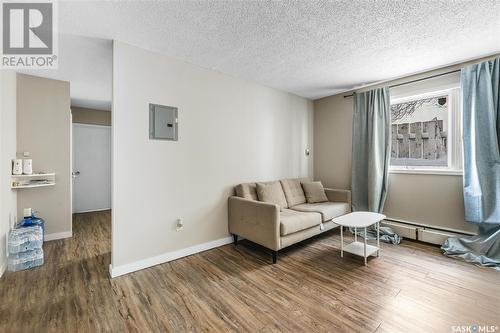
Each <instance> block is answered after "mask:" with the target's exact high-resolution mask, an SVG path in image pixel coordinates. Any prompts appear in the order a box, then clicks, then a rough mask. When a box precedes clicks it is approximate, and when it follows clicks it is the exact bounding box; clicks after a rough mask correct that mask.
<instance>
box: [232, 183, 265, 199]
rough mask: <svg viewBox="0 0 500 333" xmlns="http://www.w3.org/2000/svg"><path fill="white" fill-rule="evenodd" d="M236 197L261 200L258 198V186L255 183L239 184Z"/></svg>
mask: <svg viewBox="0 0 500 333" xmlns="http://www.w3.org/2000/svg"><path fill="white" fill-rule="evenodd" d="M235 190H236V195H237V196H239V197H241V198H245V199H250V200H256V201H257V200H259V197H258V196H257V185H256V184H255V183H243V184H239V185H238V186H236V188H235Z"/></svg>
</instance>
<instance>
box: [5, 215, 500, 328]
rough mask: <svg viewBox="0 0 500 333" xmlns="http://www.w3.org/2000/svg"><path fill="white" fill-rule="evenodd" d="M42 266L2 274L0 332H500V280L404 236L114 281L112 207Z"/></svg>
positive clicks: (317, 245)
mask: <svg viewBox="0 0 500 333" xmlns="http://www.w3.org/2000/svg"><path fill="white" fill-rule="evenodd" d="M73 232H74V236H73V238H71V239H66V240H58V241H51V242H47V243H46V244H45V245H44V250H45V264H44V266H42V267H39V268H36V269H32V270H29V271H23V272H17V273H10V272H6V273H5V274H4V276H3V277H2V278H1V279H0V302H1V303H0V332H129V331H130V332H186V331H190V332H200V331H210V332H223V331H232V332H279V331H285V332H378V333H380V332H451V331H452V325H470V324H478V325H494V326H500V273H497V272H495V271H493V270H491V269H486V268H479V267H475V266H473V265H470V264H466V263H463V262H460V261H458V260H453V259H449V258H446V257H444V256H442V255H441V253H440V251H439V248H437V247H434V246H430V245H425V244H422V243H417V242H411V241H403V243H402V245H401V246H392V245H387V244H384V245H383V250H382V254H381V257H380V258H378V259H377V258H374V259H371V260H370V261H369V265H368V267H365V266H364V265H363V261H362V258H359V257H355V256H351V255H346V257H345V258H343V259H342V258H340V257H339V250H338V248H339V235H338V231H332V232H329V233H326V234H324V235H320V236H319V237H316V238H314V239H313V240H310V241H306V242H304V243H301V244H299V245H297V246H294V247H292V248H290V249H287V250H285V251H283V253H282V254H281V255H280V258H279V261H278V264H277V265H270V264H269V262H270V256H269V254H268V253H266V252H265V251H264V250H262V249H261V248H258V247H255V246H253V245H252V244H250V243H245V242H243V243H242V244H241V245H238V246H237V247H234V246H233V245H227V246H223V247H221V248H218V249H214V250H210V251H207V252H204V253H201V254H197V255H193V256H190V257H187V258H183V259H180V260H176V261H173V262H170V263H166V264H163V265H158V266H156V267H153V268H150V269H146V270H143V271H140V272H136V273H132V274H129V275H126V276H123V277H119V278H116V279H113V280H111V279H109V275H108V266H109V262H110V232H111V225H110V212H97V213H87V214H77V215H75V217H74V225H73Z"/></svg>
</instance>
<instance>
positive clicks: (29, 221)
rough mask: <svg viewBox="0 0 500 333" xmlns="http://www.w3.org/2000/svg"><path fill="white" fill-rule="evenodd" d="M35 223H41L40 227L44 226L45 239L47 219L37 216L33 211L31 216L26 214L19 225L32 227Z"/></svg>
mask: <svg viewBox="0 0 500 333" xmlns="http://www.w3.org/2000/svg"><path fill="white" fill-rule="evenodd" d="M33 225H39V226H40V227H42V234H43V240H44V241H45V221H44V220H43V219H42V218H40V217H36V216H35V213H34V212H33V211H32V212H31V216H25V217H24V218H23V219H22V221H21V222H19V224H18V225H17V227H18V228H23V227H31V226H33Z"/></svg>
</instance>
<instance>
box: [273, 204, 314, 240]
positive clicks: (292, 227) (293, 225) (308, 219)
mask: <svg viewBox="0 0 500 333" xmlns="http://www.w3.org/2000/svg"><path fill="white" fill-rule="evenodd" d="M320 224H321V214H318V213H314V212H312V213H311V212H308V213H305V212H299V211H295V210H291V209H283V210H282V211H281V212H280V235H281V236H285V235H289V234H293V233H294V232H297V231H301V230H304V229H307V228H311V227H314V226H316V225H320Z"/></svg>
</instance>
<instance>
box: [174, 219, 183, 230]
mask: <svg viewBox="0 0 500 333" xmlns="http://www.w3.org/2000/svg"><path fill="white" fill-rule="evenodd" d="M175 229H176V230H177V231H182V229H184V222H183V221H182V219H181V218H179V219H177V225H176V228H175Z"/></svg>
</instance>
